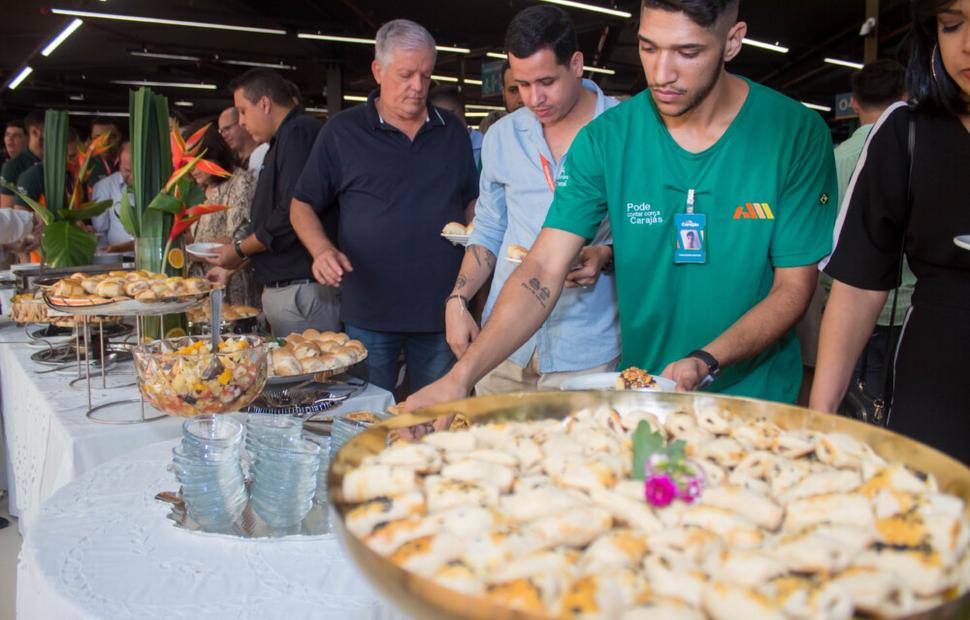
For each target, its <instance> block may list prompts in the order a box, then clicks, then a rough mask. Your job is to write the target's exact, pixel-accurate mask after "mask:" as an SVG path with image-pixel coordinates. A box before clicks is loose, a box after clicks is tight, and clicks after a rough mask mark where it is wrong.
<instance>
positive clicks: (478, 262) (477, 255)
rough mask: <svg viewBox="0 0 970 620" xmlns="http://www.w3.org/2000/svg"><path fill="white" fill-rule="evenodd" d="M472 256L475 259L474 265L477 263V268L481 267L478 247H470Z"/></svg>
mask: <svg viewBox="0 0 970 620" xmlns="http://www.w3.org/2000/svg"><path fill="white" fill-rule="evenodd" d="M472 256H474V257H475V263H477V264H478V266H479V267H481V266H482V257H481V256H479V254H478V246H477V245H473V246H472Z"/></svg>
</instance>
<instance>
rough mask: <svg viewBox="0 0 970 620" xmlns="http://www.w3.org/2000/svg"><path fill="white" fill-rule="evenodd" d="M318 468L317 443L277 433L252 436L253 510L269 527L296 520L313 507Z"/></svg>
mask: <svg viewBox="0 0 970 620" xmlns="http://www.w3.org/2000/svg"><path fill="white" fill-rule="evenodd" d="M319 468H320V447H319V446H317V445H316V444H314V443H313V442H311V441H307V440H305V439H296V440H293V439H290V438H287V437H279V436H276V437H274V436H270V437H263V438H261V439H258V440H256V452H255V457H254V461H253V466H252V469H251V474H252V479H253V484H252V498H251V499H252V501H251V505H252V507H253V510H254V511H255V512H256V514H257V515H259V516H260V517H261V518H262V519H263V521H265V522H266V523H267V525H269V526H270V527H274V528H286V527H291V526H294V525H296V524H298V523H300V522H301V521H303V518H304V517H306V516H307V514H308V513H309V512H310V509H311V508H312V507H313V496H314V494H315V493H316V489H317V472H318V471H319Z"/></svg>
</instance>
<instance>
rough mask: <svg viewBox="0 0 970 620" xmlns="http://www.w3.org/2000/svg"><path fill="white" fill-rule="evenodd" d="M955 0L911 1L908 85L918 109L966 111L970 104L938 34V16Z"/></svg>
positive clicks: (910, 94) (964, 112) (953, 112)
mask: <svg viewBox="0 0 970 620" xmlns="http://www.w3.org/2000/svg"><path fill="white" fill-rule="evenodd" d="M955 2H956V0H912V7H911V8H912V18H913V30H912V44H911V48H910V54H909V66H908V67H907V69H906V85H907V86H908V87H909V96H910V97H911V98H912V99H913V100H914V103H915V105H916V108H917V109H920V110H926V111H929V112H933V113H941V112H949V113H950V114H956V115H960V114H967V113H968V112H970V104H967V102H966V101H965V100H964V99H963V91H962V90H960V87H959V86H958V85H957V83H956V82H954V81H953V78H951V77H950V74H949V73H947V72H946V68H945V67H944V66H943V58H942V57H941V56H940V49H939V42H938V41H937V34H936V16H937V15H939V14H940V12H942V11H943V10H945V9H947V8H949V7H951V6H953V4H954V3H955Z"/></svg>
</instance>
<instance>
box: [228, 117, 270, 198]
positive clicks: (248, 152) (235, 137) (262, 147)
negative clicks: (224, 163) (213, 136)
mask: <svg viewBox="0 0 970 620" xmlns="http://www.w3.org/2000/svg"><path fill="white" fill-rule="evenodd" d="M219 133H220V134H222V138H223V139H224V140H225V141H226V144H228V145H229V148H230V149H232V152H233V153H235V154H236V157H238V158H239V165H240V166H243V167H245V168H247V169H248V170H249V171H250V172H251V173H252V174H253V179H256V180H258V179H259V171H260V170H262V169H263V159H265V158H266V151H268V150H269V143H268V142H264V143H263V144H258V145H257V144H256V141H255V140H253V137H252V136H251V135H249V132H248V131H246V130H245V129H243V127H242V125H240V124H239V111H238V110H236V108H226V109H225V110H223V111H222V113H221V114H219Z"/></svg>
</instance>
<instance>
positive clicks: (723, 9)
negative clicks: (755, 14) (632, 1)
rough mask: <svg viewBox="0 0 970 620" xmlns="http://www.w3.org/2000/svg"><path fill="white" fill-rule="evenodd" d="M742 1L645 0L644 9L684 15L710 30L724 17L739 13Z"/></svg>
mask: <svg viewBox="0 0 970 620" xmlns="http://www.w3.org/2000/svg"><path fill="white" fill-rule="evenodd" d="M739 3H740V0H643V8H645V9H660V10H661V11H668V12H670V13H684V14H685V15H687V17H689V18H690V20H691V21H692V22H694V23H695V24H697V25H698V26H701V27H702V28H710V27H711V26H713V25H714V24H716V23H717V20H719V19H721V17H722V16H724V15H726V14H728V13H730V12H732V11H734V12H737V10H738V4H739Z"/></svg>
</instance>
